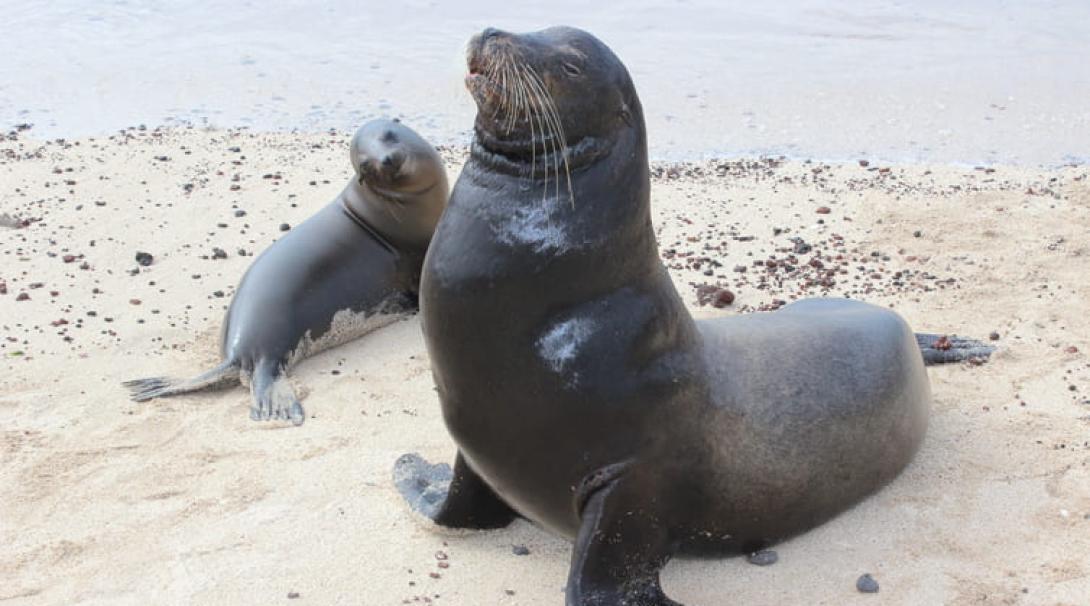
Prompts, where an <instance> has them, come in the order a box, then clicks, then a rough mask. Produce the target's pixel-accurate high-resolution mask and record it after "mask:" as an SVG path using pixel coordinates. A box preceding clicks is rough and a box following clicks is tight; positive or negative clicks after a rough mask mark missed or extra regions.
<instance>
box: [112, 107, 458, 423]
mask: <svg viewBox="0 0 1090 606" xmlns="http://www.w3.org/2000/svg"><path fill="white" fill-rule="evenodd" d="M350 156H351V160H352V166H353V167H354V168H355V171H356V174H355V177H354V178H353V179H352V180H350V181H349V182H348V185H346V186H345V188H344V191H342V192H341V194H340V195H339V196H337V198H336V199H335V200H333V202H331V203H330V204H328V205H326V207H325V208H323V209H322V210H320V211H318V213H316V214H315V215H314V216H312V217H310V218H309V219H307V220H306V221H304V222H303V223H302V224H300V225H299V226H298V227H296V228H295V229H292V230H291V231H289V232H288V233H287V234H285V235H284V237H282V238H280V239H279V240H277V241H276V242H275V243H274V244H273V245H272V246H270V247H269V248H268V249H266V250H265V252H263V253H262V254H261V255H260V256H258V258H257V259H256V260H255V261H254V262H253V264H252V265H251V266H250V268H249V269H248V270H247V271H246V274H245V275H244V276H243V277H242V282H241V283H240V284H239V286H238V291H237V292H236V293H235V296H234V298H233V299H232V300H231V305H230V307H229V308H228V310H227V317H226V318H225V320H224V323H223V333H222V338H221V351H222V353H223V362H222V363H220V365H219V366H217V367H215V368H214V369H212V370H210V371H208V372H206V373H204V374H202V375H200V376H197V377H194V378H192V379H188V380H175V379H169V378H165V377H154V378H148V379H138V380H135V381H128V382H126V383H125V384H124V385H125V386H126V387H128V388H129V389H130V390H131V391H132V399H133V400H135V401H137V402H142V401H145V400H150V399H152V398H158V397H163V396H172V395H177V394H183V393H191V392H194V391H198V390H206V389H212V388H219V387H224V386H227V385H234V384H236V383H238V382H239V381H240V379H241V380H245V381H248V382H249V385H250V392H251V394H252V395H253V406H252V408H251V409H250V417H251V418H252V419H255V420H259V419H260V420H268V419H285V420H288V419H290V420H291V421H292V422H293V423H295V424H296V425H298V424H301V423H302V422H303V419H304V413H303V406H302V405H301V404H300V403H299V400H298V398H296V396H295V392H294V391H293V390H292V388H291V385H290V384H289V382H288V381H287V378H286V376H285V372H286V370H287V369H288V368H290V367H291V366H292V365H293V364H295V363H296V362H298V361H299V360H301V359H303V358H305V357H307V356H309V355H312V354H314V353H316V352H318V351H321V350H323V349H328V348H330V347H333V346H335V345H339V344H341V343H344V342H346V341H349V340H352V339H355V338H358V337H360V336H362V335H364V334H366V333H367V332H370V331H371V330H374V329H376V328H379V327H381V326H384V325H386V324H389V323H391V322H393V321H395V320H397V319H398V318H399V317H402V316H403V315H405V314H408V313H412V312H414V311H415V310H416V309H417V291H418V288H419V282H420V267H421V264H422V263H423V260H424V253H425V252H426V251H427V248H428V243H429V242H430V241H431V236H432V233H433V232H434V231H435V225H436V223H438V221H439V216H440V215H441V214H442V213H443V209H444V207H445V206H446V202H447V197H448V195H449V189H448V186H447V176H446V170H445V169H444V167H443V161H442V159H441V158H440V157H439V154H438V152H436V151H435V148H433V147H432V146H431V145H430V144H429V143H428V142H427V141H425V140H424V139H423V138H422V137H420V135H418V134H417V133H415V132H414V131H413V130H412V129H410V128H408V127H407V126H405V125H403V124H400V123H399V122H397V121H391V120H374V121H371V122H368V123H367V124H365V125H363V126H362V127H360V129H359V130H358V131H356V134H355V136H354V137H353V138H352V145H351V153H350Z"/></svg>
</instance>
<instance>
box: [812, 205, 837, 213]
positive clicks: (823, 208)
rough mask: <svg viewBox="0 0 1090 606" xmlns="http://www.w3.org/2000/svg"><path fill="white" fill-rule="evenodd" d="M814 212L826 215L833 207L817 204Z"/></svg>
mask: <svg viewBox="0 0 1090 606" xmlns="http://www.w3.org/2000/svg"><path fill="white" fill-rule="evenodd" d="M814 212H816V213H817V214H819V215H827V214H829V213H831V212H833V209H831V208H829V207H828V206H819V207H818V209H817V210H815V211H814Z"/></svg>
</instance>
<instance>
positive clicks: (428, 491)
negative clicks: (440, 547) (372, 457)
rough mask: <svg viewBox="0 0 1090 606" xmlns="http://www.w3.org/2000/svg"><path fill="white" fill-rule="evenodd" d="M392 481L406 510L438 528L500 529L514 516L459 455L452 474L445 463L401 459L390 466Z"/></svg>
mask: <svg viewBox="0 0 1090 606" xmlns="http://www.w3.org/2000/svg"><path fill="white" fill-rule="evenodd" d="M393 477H394V485H395V486H397V490H398V492H400V493H401V496H403V497H405V500H406V501H408V503H409V507H411V508H412V509H413V511H415V512H417V513H419V514H421V515H423V516H426V517H427V518H429V519H431V520H432V521H433V522H435V523H436V524H438V525H440V526H447V527H449V528H475V529H478V530H484V529H490V528H503V527H504V526H507V525H508V524H510V523H511V521H512V520H514V519H515V516H516V515H517V514H516V513H515V511H514V510H513V509H511V507H510V506H508V505H507V503H504V502H503V500H502V499H500V497H499V496H497V495H496V493H495V492H493V491H492V489H491V488H489V487H488V485H487V484H485V483H484V480H482V479H481V477H480V476H479V475H477V472H475V471H473V470H472V469H470V467H469V465H467V464H466V462H465V458H464V457H462V453H461V452H459V453H458V457H457V458H456V459H455V460H454V469H453V470H452V469H451V468H450V465H447V464H446V463H438V464H434V465H433V464H431V463H428V462H427V461H426V460H424V458H423V457H421V456H420V455H418V454H416V453H410V454H406V455H402V456H401V457H400V458H399V459H398V460H397V462H396V463H394V473H393Z"/></svg>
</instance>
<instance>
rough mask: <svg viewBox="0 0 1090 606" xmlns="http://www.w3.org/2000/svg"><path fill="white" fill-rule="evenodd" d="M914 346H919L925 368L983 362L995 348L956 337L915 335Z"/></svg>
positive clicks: (926, 334)
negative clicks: (937, 365) (966, 362)
mask: <svg viewBox="0 0 1090 606" xmlns="http://www.w3.org/2000/svg"><path fill="white" fill-rule="evenodd" d="M916 344H917V345H919V346H920V353H922V354H923V363H924V364H925V365H927V366H934V365H936V364H950V363H952V362H965V361H970V362H971V361H974V360H975V361H977V362H983V361H985V360H987V359H988V358H989V357H990V356H991V355H992V354H993V353H994V352H995V347H993V346H991V345H987V344H985V343H984V342H982V341H977V340H976V339H966V338H963V337H959V336H957V335H936V334H929V333H916Z"/></svg>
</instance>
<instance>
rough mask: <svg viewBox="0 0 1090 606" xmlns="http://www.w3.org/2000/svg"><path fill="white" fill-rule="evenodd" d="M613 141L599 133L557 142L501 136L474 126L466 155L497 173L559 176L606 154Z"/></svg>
mask: <svg viewBox="0 0 1090 606" xmlns="http://www.w3.org/2000/svg"><path fill="white" fill-rule="evenodd" d="M612 147H613V145H612V142H611V141H609V140H606V139H603V138H599V137H589V136H588V137H582V138H580V139H579V140H577V141H574V142H569V143H567V144H566V145H560V144H558V143H557V142H555V141H553V140H551V139H542V138H540V137H533V138H531V137H527V138H522V139H502V138H499V137H496V136H495V135H494V134H493V133H492V132H491V131H490V130H488V129H487V128H483V127H481V126H477V127H476V128H475V129H474V137H473V142H472V143H471V144H470V149H469V155H470V158H471V159H472V160H473V161H476V162H478V163H480V164H482V165H483V166H486V167H488V168H489V169H490V170H494V171H497V172H500V173H504V174H508V175H517V176H520V177H535V178H538V179H544V178H545V176H546V175H552V176H553V177H555V174H556V172H557V171H559V172H560V174H561V177H563V176H564V173H565V172H569V173H570V172H573V171H576V170H579V169H581V168H583V167H585V166H588V165H590V164H592V163H594V162H596V161H598V160H599V159H601V158H603V157H605V156H607V155H608V154H609V152H610V149H611V148H612Z"/></svg>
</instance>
